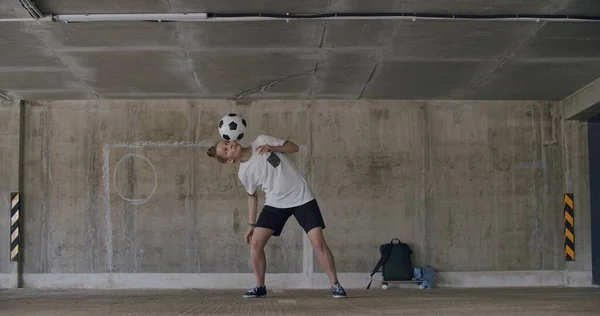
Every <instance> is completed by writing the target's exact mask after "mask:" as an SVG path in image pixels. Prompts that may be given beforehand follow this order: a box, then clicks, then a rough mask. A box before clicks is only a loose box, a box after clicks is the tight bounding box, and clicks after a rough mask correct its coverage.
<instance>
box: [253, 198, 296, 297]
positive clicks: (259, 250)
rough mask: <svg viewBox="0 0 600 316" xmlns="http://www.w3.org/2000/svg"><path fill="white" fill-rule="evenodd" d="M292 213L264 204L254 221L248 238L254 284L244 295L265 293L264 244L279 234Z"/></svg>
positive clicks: (263, 294)
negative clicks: (252, 230)
mask: <svg viewBox="0 0 600 316" xmlns="http://www.w3.org/2000/svg"><path fill="white" fill-rule="evenodd" d="M291 215H292V212H291V210H286V209H276V208H273V207H271V206H268V205H265V206H264V208H263V210H262V212H261V213H260V215H259V217H258V220H257V221H256V227H255V228H254V232H253V233H252V239H251V240H250V258H251V260H252V269H253V270H254V276H255V278H256V286H255V287H254V288H252V289H250V290H249V291H248V292H246V293H245V294H244V297H262V296H266V295H267V287H266V285H265V273H266V267H267V259H266V256H265V245H266V244H267V242H268V240H269V238H270V237H271V236H279V235H281V231H282V230H283V227H284V226H285V222H286V221H287V219H288V218H289V217H290V216H291Z"/></svg>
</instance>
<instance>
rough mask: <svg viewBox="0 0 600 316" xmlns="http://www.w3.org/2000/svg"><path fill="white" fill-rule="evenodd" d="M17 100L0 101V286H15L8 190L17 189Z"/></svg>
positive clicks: (14, 190)
mask: <svg viewBox="0 0 600 316" xmlns="http://www.w3.org/2000/svg"><path fill="white" fill-rule="evenodd" d="M19 107H20V106H19V102H8V101H0V214H2V215H1V216H0V219H1V220H0V288H3V287H13V286H15V285H16V277H15V276H16V275H15V272H16V268H17V266H16V263H13V262H11V261H10V208H11V198H10V194H11V192H17V191H18V190H19V188H18V186H19Z"/></svg>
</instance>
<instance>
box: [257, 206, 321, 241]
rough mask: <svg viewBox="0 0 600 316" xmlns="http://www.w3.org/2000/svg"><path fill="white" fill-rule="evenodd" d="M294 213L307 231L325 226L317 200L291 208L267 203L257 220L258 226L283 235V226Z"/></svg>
mask: <svg viewBox="0 0 600 316" xmlns="http://www.w3.org/2000/svg"><path fill="white" fill-rule="evenodd" d="M292 215H294V216H295V217H296V220H297V221H298V224H300V226H302V228H303V229H304V231H305V232H306V233H308V232H309V231H310V230H311V229H313V228H315V227H322V228H325V222H324V221H323V216H321V210H320V209H319V205H318V204H317V200H312V201H310V202H307V203H305V204H302V205H299V206H296V207H290V208H277V207H273V206H269V205H265V206H264V207H263V210H262V212H261V213H260V216H259V217H258V221H256V227H263V228H268V229H272V230H273V236H279V235H281V231H282V230H283V226H285V222H287V220H288V218H289V217H290V216H292Z"/></svg>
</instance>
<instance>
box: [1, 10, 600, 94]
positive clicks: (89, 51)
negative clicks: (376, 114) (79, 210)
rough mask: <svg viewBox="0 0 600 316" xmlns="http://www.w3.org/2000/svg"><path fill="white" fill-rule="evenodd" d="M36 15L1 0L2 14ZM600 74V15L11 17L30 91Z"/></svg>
mask: <svg viewBox="0 0 600 316" xmlns="http://www.w3.org/2000/svg"><path fill="white" fill-rule="evenodd" d="M35 4H36V5H37V6H38V8H39V9H40V10H41V11H42V12H43V13H45V14H75V13H160V12H211V13H256V12H263V13H287V12H290V13H324V12H419V13H454V14H571V15H594V16H600V1H598V0H583V1H578V0H571V1H569V0H546V1H540V0H502V1H493V0H461V1H451V0H428V1H417V0H412V1H411V0H399V1H391V0H378V1H364V0H360V1H359V0H354V1H351V0H306V1H297V0H272V1H250V0H237V1H223V0H208V1H201V0H137V1H123V0H119V1H115V0H105V1H92V0H38V1H36V2H35ZM23 17H29V15H28V14H27V12H25V10H24V9H23V7H22V6H21V5H20V3H19V1H18V0H0V19H7V18H23ZM599 77H600V23H598V22H568V23H563V22H539V23H536V22H523V21H519V22H514V21H512V22H511V21H460V20H455V21H440V20H417V21H414V22H413V21H408V20H390V19H388V20H385V19H378V20H377V19H373V20H294V21H289V22H286V21H285V20H281V21H261V22H169V23H156V22H97V23H68V24H65V23H59V22H49V21H48V22H35V21H33V22H32V21H23V22H0V93H1V94H3V95H5V96H8V97H11V98H19V99H28V100H52V99H96V98H101V99H124V98H126V99H131V98H150V99H157V98H219V99H223V98H225V99H235V98H243V99H306V98H313V99H330V98H335V99H454V100H460V99H487V100H510V99H519V100H561V99H563V98H565V97H567V96H568V95H570V94H572V93H574V92H575V91H577V90H579V89H581V88H582V87H584V86H585V85H587V84H588V83H590V82H592V81H594V80H595V79H596V78H599Z"/></svg>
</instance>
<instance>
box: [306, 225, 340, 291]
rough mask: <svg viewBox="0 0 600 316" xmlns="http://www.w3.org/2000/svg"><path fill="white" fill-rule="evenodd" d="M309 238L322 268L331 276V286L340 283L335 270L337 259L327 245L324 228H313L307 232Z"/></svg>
mask: <svg viewBox="0 0 600 316" xmlns="http://www.w3.org/2000/svg"><path fill="white" fill-rule="evenodd" d="M307 236H308V239H309V240H310V243H311V245H312V247H313V249H314V251H315V253H316V254H317V259H318V260H319V264H320V265H321V268H323V270H324V271H325V273H326V274H327V277H329V281H330V282H331V286H333V285H335V284H336V283H338V278H337V273H336V271H335V260H334V259H333V254H332V253H331V250H330V249H329V246H327V243H326V242H325V237H324V236H323V228H321V227H315V228H313V229H311V230H310V231H309V232H308V233H307Z"/></svg>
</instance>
